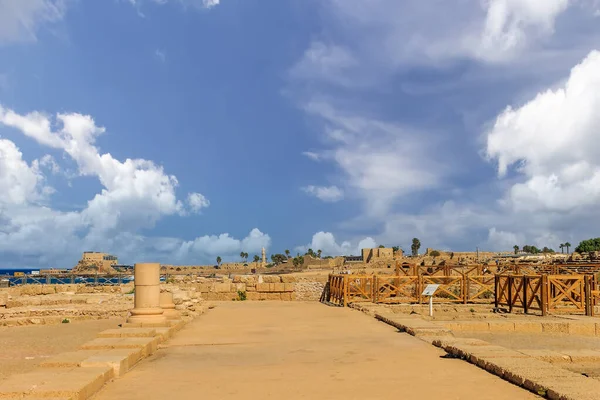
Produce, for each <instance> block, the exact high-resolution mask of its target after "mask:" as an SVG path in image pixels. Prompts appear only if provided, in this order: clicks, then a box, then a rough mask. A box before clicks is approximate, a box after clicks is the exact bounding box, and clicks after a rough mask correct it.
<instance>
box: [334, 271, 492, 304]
mask: <svg viewBox="0 0 600 400" xmlns="http://www.w3.org/2000/svg"><path fill="white" fill-rule="evenodd" d="M429 284H438V285H439V288H438V290H437V292H436V294H435V296H434V301H436V302H451V303H464V304H466V303H469V302H471V303H472V302H476V301H478V302H487V303H491V302H492V299H493V298H494V276H493V275H485V276H466V275H451V276H439V275H418V276H407V275H350V274H339V275H329V282H328V284H327V288H326V291H327V294H326V296H324V298H323V300H324V301H328V302H331V303H333V304H338V305H343V306H345V305H347V304H348V303H350V302H357V301H370V302H375V303H422V302H426V301H427V299H426V298H423V297H422V296H421V293H422V292H423V289H424V288H425V286H427V285H429Z"/></svg>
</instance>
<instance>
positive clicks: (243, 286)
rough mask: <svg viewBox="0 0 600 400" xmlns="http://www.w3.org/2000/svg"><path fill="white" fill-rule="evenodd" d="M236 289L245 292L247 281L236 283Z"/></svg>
mask: <svg viewBox="0 0 600 400" xmlns="http://www.w3.org/2000/svg"><path fill="white" fill-rule="evenodd" d="M233 285H234V289H235V291H236V292H238V291H239V292H245V291H246V284H245V283H234V284H233Z"/></svg>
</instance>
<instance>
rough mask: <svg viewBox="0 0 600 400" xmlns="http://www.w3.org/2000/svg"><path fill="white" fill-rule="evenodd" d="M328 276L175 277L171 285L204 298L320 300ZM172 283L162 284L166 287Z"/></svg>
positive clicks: (221, 299)
mask: <svg viewBox="0 0 600 400" xmlns="http://www.w3.org/2000/svg"><path fill="white" fill-rule="evenodd" d="M327 279H328V277H327V275H314V276H308V277H304V276H303V277H296V276H294V275H234V276H232V277H231V278H227V277H222V278H196V279H195V280H194V281H183V280H179V281H178V280H175V281H173V283H172V285H173V286H176V287H178V288H180V289H181V290H189V291H193V292H196V293H198V295H199V296H200V297H201V298H202V299H204V300H220V301H223V300H225V301H227V300H240V299H241V297H242V296H243V295H242V294H241V293H245V296H246V300H254V301H256V300H279V301H293V300H301V301H318V300H319V299H320V297H321V293H322V292H323V288H324V287H325V283H326V282H327ZM169 285H171V284H167V285H164V284H163V285H162V286H163V288H167V287H168V286H169Z"/></svg>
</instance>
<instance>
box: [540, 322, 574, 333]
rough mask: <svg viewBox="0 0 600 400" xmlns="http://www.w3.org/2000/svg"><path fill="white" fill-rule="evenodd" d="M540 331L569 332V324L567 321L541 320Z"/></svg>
mask: <svg viewBox="0 0 600 400" xmlns="http://www.w3.org/2000/svg"><path fill="white" fill-rule="evenodd" d="M542 332H544V333H569V324H568V323H567V322H542Z"/></svg>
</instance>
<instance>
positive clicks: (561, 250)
mask: <svg viewBox="0 0 600 400" xmlns="http://www.w3.org/2000/svg"><path fill="white" fill-rule="evenodd" d="M558 247H560V252H561V253H563V254H564V251H563V249H564V248H565V247H566V246H565V244H564V243H561V244H560V246H558Z"/></svg>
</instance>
